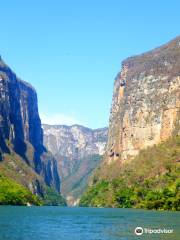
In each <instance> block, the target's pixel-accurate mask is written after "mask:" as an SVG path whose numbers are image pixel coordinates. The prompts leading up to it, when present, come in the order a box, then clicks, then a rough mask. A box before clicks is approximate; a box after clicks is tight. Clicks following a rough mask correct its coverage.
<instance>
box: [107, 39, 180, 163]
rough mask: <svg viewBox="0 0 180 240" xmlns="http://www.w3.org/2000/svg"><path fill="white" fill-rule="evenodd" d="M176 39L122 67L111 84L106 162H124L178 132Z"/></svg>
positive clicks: (179, 43) (179, 46) (179, 57)
mask: <svg viewBox="0 0 180 240" xmlns="http://www.w3.org/2000/svg"><path fill="white" fill-rule="evenodd" d="M179 110H180V37H177V38H176V39H174V40H173V41H171V42H169V43H168V44H166V45H163V46H162V47H160V48H157V49H155V50H153V51H150V52H147V53H145V54H142V55H139V56H135V57H131V58H128V59H126V60H125V61H124V62H123V63H122V69H121V72H120V73H119V74H118V75H117V78H116V79H115V84H114V94H113V101H112V109H111V115H110V126H109V137H108V144H107V152H106V157H105V158H106V160H107V162H108V163H111V162H113V161H116V160H117V159H121V160H126V159H128V158H131V157H133V156H135V155H137V154H138V153H139V150H140V149H144V148H147V147H148V146H152V145H154V144H158V143H160V142H162V141H165V140H166V139H168V138H169V137H170V136H172V135H173V134H178V131H179Z"/></svg>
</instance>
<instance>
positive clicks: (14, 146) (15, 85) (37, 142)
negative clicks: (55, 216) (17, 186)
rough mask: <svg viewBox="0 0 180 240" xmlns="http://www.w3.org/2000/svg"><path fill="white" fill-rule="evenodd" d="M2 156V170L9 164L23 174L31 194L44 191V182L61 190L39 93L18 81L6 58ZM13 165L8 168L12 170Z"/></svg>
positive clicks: (0, 96) (0, 114)
mask: <svg viewBox="0 0 180 240" xmlns="http://www.w3.org/2000/svg"><path fill="white" fill-rule="evenodd" d="M0 156H1V160H2V161H1V162H0V168H1V169H2V168H3V167H4V169H5V165H7V164H10V166H11V167H13V168H14V171H18V172H19V173H20V174H19V176H20V175H21V182H23V184H24V185H26V186H27V187H28V188H30V190H31V191H33V192H35V193H36V192H37V193H38V192H40V187H37V186H40V182H41V181H42V182H43V181H44V182H45V183H46V184H47V185H48V186H51V187H53V188H55V189H56V190H57V191H60V180H59V175H58V171H57V165H56V160H55V159H54V158H53V156H52V155H51V154H50V153H48V152H47V150H46V148H45V147H44V146H43V134H42V129H41V121H40V118H39V114H38V105H37V95H36V92H35V90H34V88H33V87H32V86H31V85H30V84H28V83H26V82H24V81H22V80H20V79H19V78H17V76H16V75H15V73H14V72H13V71H12V70H11V69H10V68H9V67H8V66H7V65H6V64H5V63H4V62H3V61H2V59H0ZM12 156H14V157H12ZM10 159H11V160H10ZM15 159H16V160H17V161H15ZM21 161H22V164H21V166H20V162H21ZM10 166H8V167H7V169H10ZM7 169H6V172H8V170H7ZM25 169H26V170H25ZM4 171H5V170H4ZM12 172H13V169H12ZM32 176H33V177H32ZM19 179H20V178H19ZM28 179H29V180H28ZM37 188H38V189H37Z"/></svg>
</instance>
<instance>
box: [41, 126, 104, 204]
mask: <svg viewBox="0 0 180 240" xmlns="http://www.w3.org/2000/svg"><path fill="white" fill-rule="evenodd" d="M42 126H43V132H44V145H45V146H46V147H47V149H48V150H49V151H51V152H52V153H53V155H54V156H55V158H56V159H57V165H58V170H59V173H60V176H61V190H62V193H63V194H64V196H66V198H67V199H68V202H69V204H71V205H72V204H75V202H76V201H77V199H78V198H79V197H80V195H81V194H82V192H83V191H84V190H85V188H86V187H87V181H88V177H89V176H90V175H91V173H92V171H93V170H94V169H95V168H96V167H97V166H98V165H99V164H100V162H101V156H102V155H103V154H104V151H105V145H106V142H107V134H108V129H107V128H102V129H96V130H92V129H89V128H86V127H83V126H79V125H73V126H64V125H54V126H53V125H52V126H51V125H46V124H43V125H42Z"/></svg>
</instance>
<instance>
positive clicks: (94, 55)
mask: <svg viewBox="0 0 180 240" xmlns="http://www.w3.org/2000/svg"><path fill="white" fill-rule="evenodd" d="M179 9H180V1H178V0H177V1H174V0H171V1H162V0H159V1H157V0H156V1H155V0H151V1H144V0H143V1H140V0H139V1H138V0H136V1H133V0H129V1H121V0H104V1H102V0H86V1H85V0H66V1H65V0H59V1H58V0H51V1H46V0H44V1H42V0H38V1H35V0H31V1H24V0H13V1H11V0H6V1H1V4H0V16H1V35H0V54H1V55H2V57H3V59H4V60H5V61H6V63H7V64H8V65H9V66H10V67H11V68H12V69H13V70H14V71H15V72H16V74H17V75H18V76H19V77H21V78H22V79H24V80H26V81H28V82H30V83H31V84H32V85H33V86H34V87H35V88H36V90H37V94H38V101H39V112H40V114H41V117H42V121H43V122H47V123H56V124H57V123H59V124H74V123H78V124H83V125H85V126H88V127H91V128H98V127H104V126H107V125H108V120H109V113H110V106H111V100H112V93H113V83H114V78H115V76H116V74H117V73H118V71H120V67H121V61H122V60H123V59H125V58H126V57H128V56H131V55H136V54H139V53H142V52H144V51H147V50H150V49H152V48H154V47H157V46H159V45H161V44H163V43H166V42H167V41H169V40H171V39H172V38H174V37H176V36H177V35H179V34H180V31H179V30H180V27H179V26H180V14H179Z"/></svg>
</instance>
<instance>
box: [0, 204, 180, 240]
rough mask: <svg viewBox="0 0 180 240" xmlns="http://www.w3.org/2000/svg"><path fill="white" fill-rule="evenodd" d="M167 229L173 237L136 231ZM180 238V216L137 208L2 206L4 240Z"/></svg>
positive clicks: (0, 220)
mask: <svg viewBox="0 0 180 240" xmlns="http://www.w3.org/2000/svg"><path fill="white" fill-rule="evenodd" d="M137 226H141V227H142V228H145V227H147V228H162V229H163V228H167V229H173V230H174V232H173V233H172V234H143V235H142V236H136V235H135V234H134V229H135V227H137ZM129 239H130V240H131V239H133V240H134V239H158V240H159V239H163V240H165V239H172V240H179V239H180V213H178V212H156V211H144V210H133V209H103V208H101V209H96V208H60V207H11V206H4V207H3V206H1V207H0V240H129Z"/></svg>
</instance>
